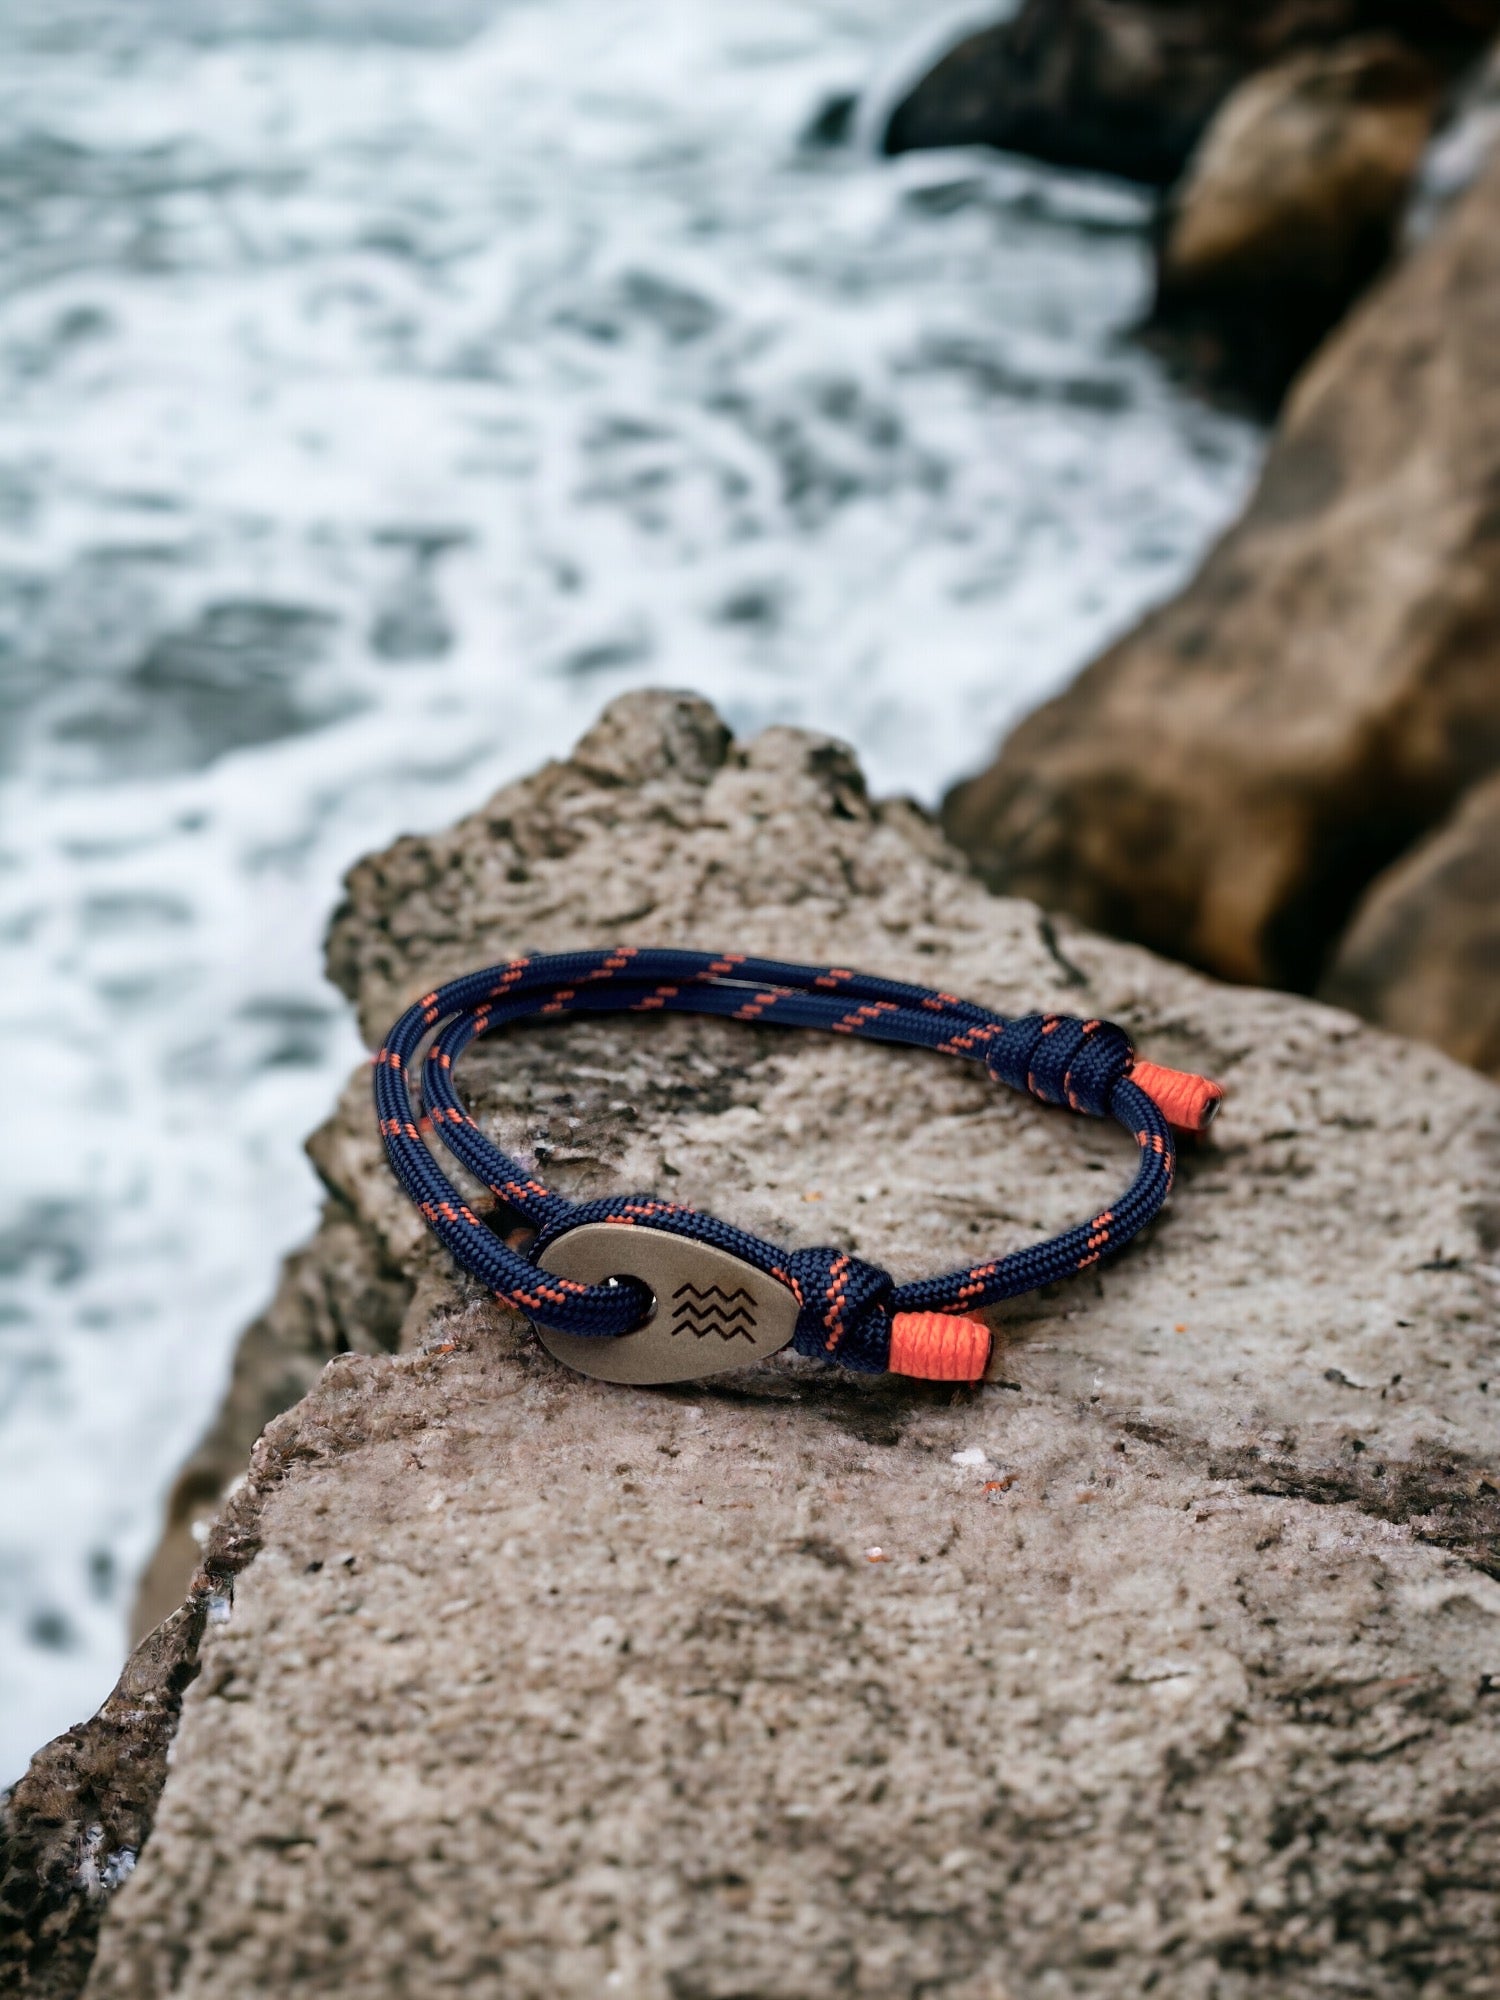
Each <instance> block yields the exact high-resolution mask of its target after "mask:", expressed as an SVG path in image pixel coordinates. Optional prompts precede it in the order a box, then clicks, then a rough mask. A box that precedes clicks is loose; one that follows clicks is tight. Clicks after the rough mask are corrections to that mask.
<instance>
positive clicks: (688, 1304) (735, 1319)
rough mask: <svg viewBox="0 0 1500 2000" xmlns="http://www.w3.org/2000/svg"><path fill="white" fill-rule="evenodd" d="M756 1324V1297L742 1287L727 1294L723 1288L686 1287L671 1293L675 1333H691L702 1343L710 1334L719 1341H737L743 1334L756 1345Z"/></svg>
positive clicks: (717, 1286) (681, 1286)
mask: <svg viewBox="0 0 1500 2000" xmlns="http://www.w3.org/2000/svg"><path fill="white" fill-rule="evenodd" d="M756 1324H757V1315H756V1310H755V1295H754V1293H753V1292H747V1291H746V1290H745V1288H744V1286H743V1285H736V1286H735V1288H734V1290H733V1291H732V1292H726V1291H725V1290H724V1287H723V1286H722V1285H708V1286H705V1287H702V1288H700V1287H699V1286H697V1285H694V1284H683V1285H679V1286H678V1287H677V1289H676V1291H675V1292H673V1294H672V1331H673V1333H691V1334H693V1335H694V1336H695V1337H696V1338H697V1339H699V1340H706V1339H707V1338H708V1336H709V1334H711V1333H716V1334H717V1335H718V1336H719V1338H720V1340H738V1339H739V1338H740V1337H741V1336H742V1335H743V1337H744V1338H745V1339H746V1340H748V1341H750V1342H751V1343H752V1344H753V1343H754V1340H755V1328H756Z"/></svg>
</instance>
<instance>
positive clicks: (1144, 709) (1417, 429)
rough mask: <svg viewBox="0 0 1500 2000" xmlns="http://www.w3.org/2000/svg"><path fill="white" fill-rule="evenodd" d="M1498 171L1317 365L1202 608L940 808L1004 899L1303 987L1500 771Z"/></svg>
mask: <svg viewBox="0 0 1500 2000" xmlns="http://www.w3.org/2000/svg"><path fill="white" fill-rule="evenodd" d="M1497 354H1500V158H1497V159H1495V160H1493V161H1492V162H1491V164H1490V166H1489V168H1488V170H1487V171H1486V173H1485V174H1484V175H1483V177H1482V178H1481V179H1480V180H1479V181H1478V182H1477V183H1476V184H1475V186H1474V187H1473V188H1472V189H1471V190H1470V191H1469V193H1468V194H1467V195H1466V196H1464V197H1463V199H1462V200H1460V201H1459V202H1458V203H1457V204H1456V205H1455V206H1454V207H1453V208H1452V209H1451V210H1450V212H1449V213H1448V215H1447V217H1446V219H1445V220H1444V222H1443V224H1442V226H1441V227H1440V228H1439V229H1438V230H1437V231H1436V233H1435V234H1434V235H1433V237H1432V238H1431V239H1430V241H1429V242H1427V243H1426V244H1425V246H1424V247H1423V248H1422V249H1421V250H1420V251H1418V252H1417V253H1415V254H1414V255H1413V256H1411V257H1410V258H1409V259H1408V260H1407V261H1406V262H1404V263H1403V264H1402V265H1401V266H1400V267H1399V268H1398V269H1397V270H1396V271H1395V272H1394V274H1393V275H1392V276H1391V277H1390V278H1388V279H1387V280H1385V281H1384V282H1383V283H1382V284H1380V285H1379V286H1377V288H1376V290H1375V291H1374V292H1373V293H1372V294H1371V295H1370V297H1369V298H1368V299H1366V301H1365V302H1364V303H1363V305H1361V306H1360V307H1359V308H1358V309H1357V310H1356V312H1355V314H1354V316H1353V317H1352V318H1351V319H1350V320H1349V321H1348V322H1347V323H1346V325H1345V327H1344V328H1343V329H1342V330H1341V331H1340V332H1339V333H1338V334H1336V335H1335V336H1334V338H1333V339H1332V340H1331V341H1330V342H1329V343H1328V345H1327V346H1326V347H1325V348H1324V349H1323V350H1322V352H1321V354H1320V355H1319V357H1318V358H1317V360H1316V361H1315V362H1314V363H1313V364H1312V366H1311V368H1310V369H1309V370H1308V371H1307V372H1306V373H1305V374H1304V375H1303V376H1302V378H1301V379H1300V381H1299V383H1298V385H1297V386H1296V388H1295V389H1294V391H1293V394H1292V397H1291V400H1290V402H1289V404H1288V407H1287V410H1286V413H1285V416H1284V418H1283V421H1282V423H1281V426H1280V428H1279V430H1278V433H1277V435H1276V438H1275V440H1274V443H1273V446H1272V449H1271V452H1270V455H1269V458H1268V460H1267V463H1266V467H1265V471H1264V475H1263V477H1262V480H1261V482H1260V485H1259V488H1258V490H1257V492H1256V493H1255V495H1254V497H1253V499H1252V501H1251V504H1250V506H1249V508H1248V510H1247V512H1246V513H1245V515H1244V516H1243V518H1242V519H1241V520H1240V521H1239V522H1238V523H1237V525H1236V526H1235V527H1234V528H1233V529H1231V531H1230V532H1229V534H1228V535H1227V536H1226V537H1225V538H1224V540H1223V541H1222V542H1221V543H1220V544H1219V546H1218V547H1217V548H1216V549H1215V550H1214V551H1213V552H1212V554H1211V555H1210V556H1209V558H1208V560H1207V561H1206V563H1205V564H1204V566H1203V568H1202V570H1201V571H1200V572H1199V574H1198V576H1197V577H1196V578H1195V579H1194V580H1193V582H1192V583H1191V584H1190V585H1189V586H1188V587H1187V589H1186V590H1185V591H1183V593H1182V594H1181V595H1180V596H1179V597H1177V598H1175V599H1174V600H1173V601H1171V602H1170V603H1168V604H1166V605H1164V606H1163V607H1162V608H1161V609H1159V610H1157V611H1156V612H1154V613H1152V614H1151V615H1150V616H1148V617H1147V618H1146V620H1145V621H1144V622H1143V623H1142V624H1141V625H1140V626H1139V627H1138V628H1137V629H1136V630H1135V631H1134V632H1132V633H1131V634H1129V635H1128V636H1127V637H1126V638H1125V639H1123V640H1122V641H1121V642H1120V643H1119V644H1117V645H1116V646H1114V647H1113V648H1112V649H1111V650H1110V651H1109V652H1107V653H1106V654H1105V655H1104V656H1103V657H1102V658H1101V659H1100V660H1098V661H1097V662H1096V663H1095V664H1094V665H1093V666H1091V667H1090V668H1088V669H1087V671H1086V672H1085V673H1084V674H1082V675H1081V676H1080V678H1079V679H1078V680H1077V681H1076V682H1075V683H1074V684H1073V686H1072V687H1071V688H1069V689H1068V690H1067V691H1066V692H1065V693H1063V694H1062V695H1060V696H1059V697H1057V699H1056V700H1054V701H1052V702H1049V703H1048V704H1047V705H1046V706H1045V707H1044V708H1042V709H1041V710H1040V711H1038V712H1037V713H1036V714H1035V715H1033V716H1031V717H1030V718H1029V719H1028V720H1027V721H1026V722H1024V723H1023V724H1022V725H1021V727H1020V728H1019V729H1018V730H1017V731H1016V732H1015V734H1014V735H1013V736H1012V737H1011V739H1010V740H1009V742H1008V743H1007V744H1006V745H1005V746H1004V748H1003V749H1002V750H1001V753H1000V755H999V757H998V758H997V759H996V761H995V763H994V764H993V765H992V766H991V767H990V768H989V769H988V770H987V771H986V772H984V773H983V774H982V775H981V776H979V777H977V778H975V779H973V780H972V781H970V782H969V783H967V784H965V785H962V786H960V787H959V788H958V789H957V790H956V791H955V793H953V794H952V795H951V797H950V798H949V800H948V803H947V806H946V808H945V823H946V825H947V828H948V830H949V832H950V834H951V835H952V836H953V838H954V839H955V840H956V841H957V842H958V843H959V845H960V846H962V847H964V848H965V849H966V850H967V851H968V852H969V853H970V854H971V855H972V856H973V857H974V859H975V860H976V862H977V863H978V865H979V866H980V868H981V869H982V870H983V872H984V873H985V875H986V876H987V878H988V879H989V880H990V881H991V882H992V883H993V884H994V885H996V886H997V887H1005V888H1008V889H1010V890H1012V891H1014V892H1016V893H1021V894H1026V895H1029V896H1034V897H1035V898H1036V899H1037V900H1038V901H1039V902H1041V903H1043V904H1045V905H1049V906H1052V907H1057V908H1062V909H1067V910H1069V911H1071V912H1072V913H1074V914H1075V915H1077V916H1079V917H1081V918H1082V919H1083V920H1085V921H1086V922H1090V923H1093V924H1097V925H1099V926H1100V927H1101V928H1104V929H1107V930H1111V931H1114V932H1117V933H1119V934H1121V935H1124V936H1128V937H1134V938H1137V939H1139V940H1141V941H1142V942H1144V943H1147V944H1149V945H1152V946H1153V947H1155V948H1157V949H1159V950H1164V951H1167V952H1170V953H1172V954H1173V955H1175V956H1179V957H1182V958H1186V959H1188V960H1190V961H1191V962H1193V963H1196V964H1198V965H1200V966H1203V967H1206V968H1207V969H1209V970H1211V971H1213V972H1216V973H1218V974H1221V975H1223V976H1226V977H1229V978H1234V979H1244V980H1255V981H1264V982H1269V983H1274V984H1276V985H1281V986H1289V987H1293V988H1300V989H1303V990H1308V989H1310V988H1311V987H1312V986H1313V985H1314V984H1315V983H1316V981H1317V979H1318V976H1319V974H1320V972H1321V971H1322V969H1323V967H1324V964H1325V962H1326V960H1327V959H1328V957H1329V955H1330V952H1331V949H1332V947H1333V944H1334V941H1335V939H1336V938H1337V936H1338V933H1339V931H1340V929H1341V928H1342V926H1343V924H1344V922H1345V920H1346V918H1347V916H1348V914H1349V911H1350V908H1351V906H1352V904H1353V903H1354V901H1355V899H1356V897H1357V896H1358V895H1359V894H1360V892H1361V891H1362V890H1363V889H1364V887H1365V886H1366V884H1368V883H1369V882H1370V881H1371V880H1372V878H1373V877H1374V876H1375V875H1376V874H1378V873H1379V872H1380V870H1381V869H1382V868H1384V867H1386V866H1387V865H1388V864H1389V863H1390V862H1391V861H1393V860H1394V859H1395V858H1396V857H1397V856H1398V855H1399V854H1401V853H1402V852H1403V851H1404V850H1405V849H1406V848H1407V847H1409V846H1410V845H1411V844H1412V842H1413V841H1414V840H1415V839H1417V838H1418V837H1419V836H1420V835H1421V834H1422V833H1423V832H1424V831H1426V830H1427V829H1428V828H1430V827H1432V826H1433V825H1435V824H1436V823H1437V822H1438V821H1440V820H1441V819H1442V818H1443V817H1444V816H1445V815H1446V813H1447V812H1448V811H1449V810H1450V808H1451V807H1452V806H1453V805H1454V803H1455V802H1456V800H1457V799H1458V798H1459V797H1460V796H1461V794H1462V793H1463V792H1464V791H1465V790H1466V789H1467V788H1468V787H1469V786H1470V785H1471V784H1472V783H1474V782H1475V781H1476V780H1477V779H1479V778H1481V777H1482V776H1484V775H1485V774H1486V773H1487V772H1488V771H1489V770H1491V769H1492V768H1494V767H1495V766H1496V765H1497V763H1500V671H1497V667H1500V375H1497V372H1496V368H1495V356H1496V355H1497Z"/></svg>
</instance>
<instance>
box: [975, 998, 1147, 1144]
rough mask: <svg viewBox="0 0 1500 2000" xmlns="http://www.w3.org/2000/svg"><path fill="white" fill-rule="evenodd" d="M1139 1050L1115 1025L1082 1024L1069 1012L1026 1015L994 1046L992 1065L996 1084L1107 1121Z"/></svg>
mask: <svg viewBox="0 0 1500 2000" xmlns="http://www.w3.org/2000/svg"><path fill="white" fill-rule="evenodd" d="M1134 1059H1135V1049H1134V1047H1133V1045H1132V1043H1131V1040H1130V1037H1129V1035H1127V1034H1126V1032H1125V1030H1124V1029H1123V1028H1119V1027H1116V1025H1115V1024H1114V1022H1113V1021H1079V1020H1075V1019H1074V1018H1073V1017H1072V1016H1071V1015H1068V1014H1023V1015H1021V1016H1020V1017H1019V1019H1017V1020H1014V1021H1007V1022H1006V1024H1005V1026H1004V1027H1003V1028H1002V1029H1001V1031H1000V1033H999V1034H998V1035H997V1036H996V1037H995V1039H994V1041H992V1042H991V1043H990V1046H989V1054H988V1057H987V1062H988V1066H989V1071H990V1074H991V1076H993V1077H994V1078H995V1079H996V1080H997V1082H1000V1083H1005V1084H1009V1086H1010V1088H1011V1089H1012V1090H1027V1091H1030V1093H1031V1095H1032V1096H1033V1097H1035V1098H1037V1099H1039V1100H1040V1102H1041V1103H1043V1104H1066V1105H1068V1106H1069V1107H1070V1108H1071V1109H1072V1110H1074V1111H1083V1112H1087V1113H1088V1115H1089V1116H1090V1117H1092V1118H1108V1117H1110V1116H1111V1114H1112V1110H1113V1098H1114V1088H1115V1085H1116V1084H1117V1083H1118V1082H1119V1081H1120V1079H1121V1078H1122V1077H1123V1076H1124V1075H1126V1073H1127V1072H1128V1071H1129V1068H1130V1065H1131V1063H1132V1062H1133V1061H1134Z"/></svg>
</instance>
